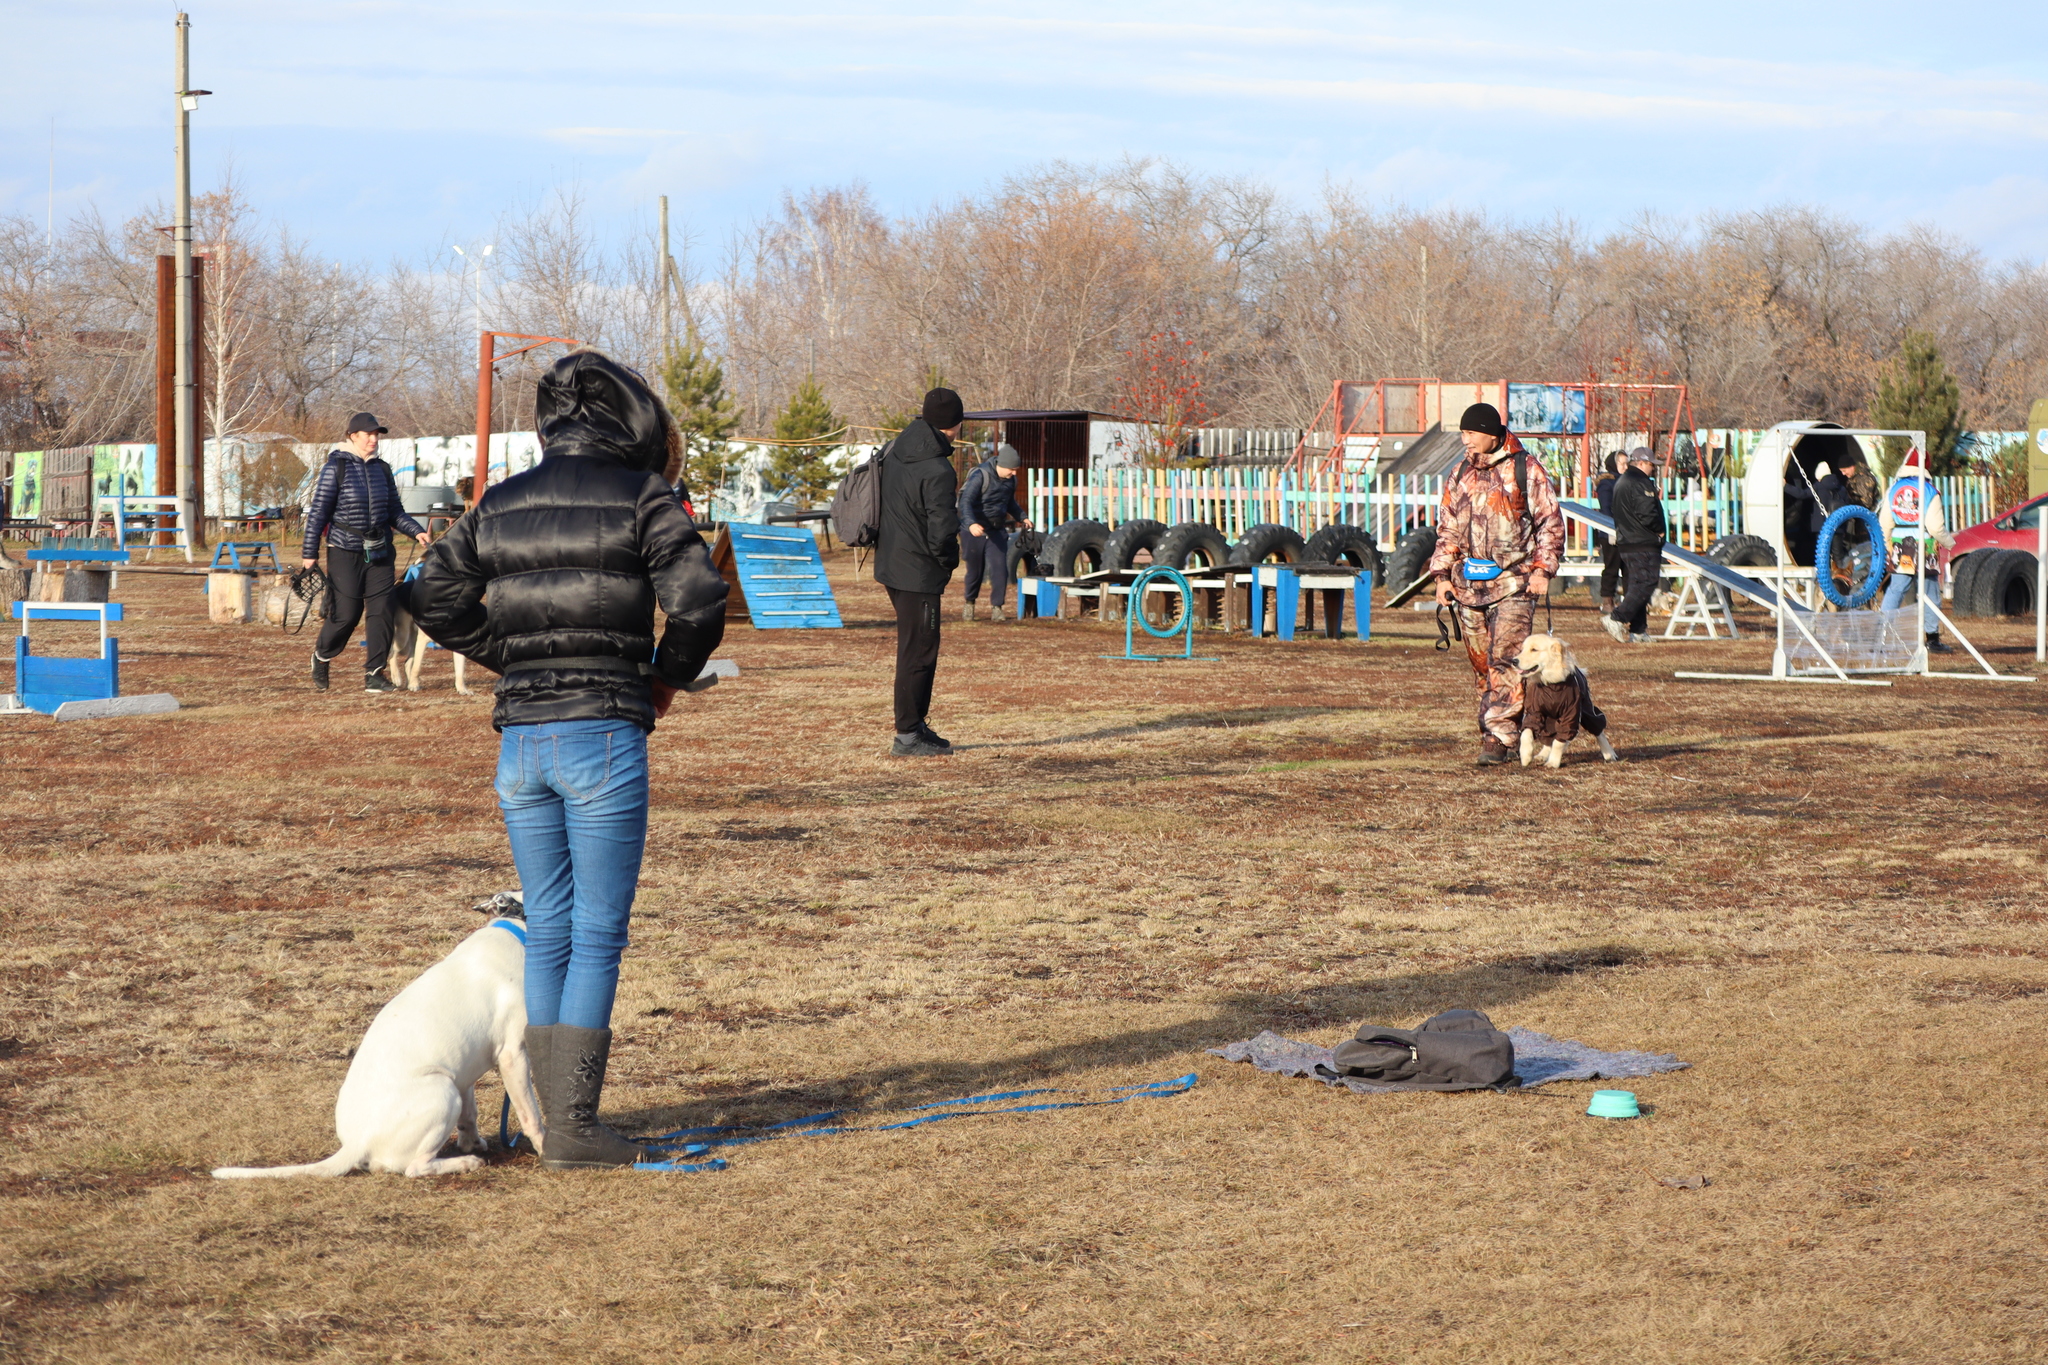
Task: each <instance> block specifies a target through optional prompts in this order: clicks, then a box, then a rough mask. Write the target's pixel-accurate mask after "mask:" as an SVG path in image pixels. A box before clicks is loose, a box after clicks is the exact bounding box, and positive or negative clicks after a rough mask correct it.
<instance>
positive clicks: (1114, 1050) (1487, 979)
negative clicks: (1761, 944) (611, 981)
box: [607, 944, 1646, 1133]
mask: <svg viewBox="0 0 2048 1365" xmlns="http://www.w3.org/2000/svg"><path fill="white" fill-rule="evenodd" d="M1645 960H1646V955H1645V954H1644V953H1642V952H1641V951H1640V950H1638V949H1634V948H1629V947H1625V946H1621V945H1618V944H1609V945H1604V946H1601V947H1597V948H1584V949H1576V950H1573V951H1570V952H1562V953H1531V954H1519V955H1516V956H1513V957H1504V958H1496V959H1494V960H1492V961H1490V962H1474V963H1465V964H1461V965H1459V966H1456V967H1451V968H1448V969H1446V970H1444V971H1422V972H1408V973H1403V974H1401V975H1397V976H1386V977H1375V978H1367V979H1362V980H1358V981H1351V982H1343V983H1338V984H1333V985H1327V986H1313V987H1310V988H1308V989H1306V990H1302V991H1297V992H1284V993H1273V994H1257V993H1250V992H1240V993H1236V994H1232V995H1228V996H1225V997H1223V998H1222V999H1221V1000H1219V1001H1218V1002H1217V1003H1216V1007H1215V1009H1214V1011H1213V1012H1212V1013H1211V1014H1210V1015H1209V1016H1208V1017H1207V1018H1203V1019H1193V1020H1189V1021H1187V1022H1185V1023H1179V1024H1170V1025H1167V1026H1164V1027H1161V1028H1153V1029H1137V1030H1133V1031H1131V1032H1128V1033H1118V1034H1113V1035H1111V1036H1109V1037H1106V1038H1091V1039H1087V1040H1085V1041H1081V1042H1073V1043H1060V1044H1055V1045H1053V1046H1050V1047H1045V1048H1038V1049H1034V1050H1031V1051H1026V1052H1019V1053H1015V1054H1013V1055H1010V1056H1006V1057H998V1058H990V1059H988V1060H985V1061H969V1060H960V1061H951V1060H927V1061H922V1062H906V1063H903V1064H901V1065H891V1066H883V1067H876V1068H871V1069H869V1070H865V1071H855V1072H852V1073H849V1074H847V1075H844V1076H840V1077H837V1078H835V1079H831V1080H820V1081H816V1082H811V1083H807V1084H801V1085H760V1086H754V1087H744V1086H743V1087H736V1088H735V1089H733V1090H732V1091H731V1092H729V1093H725V1094H719V1095H709V1096H706V1097H704V1098H703V1099H700V1100H693V1101H691V1102H689V1103H687V1104H680V1105H663V1106H660V1107H657V1108H650V1109H642V1110H634V1111H629V1112H625V1113H615V1114H610V1115H607V1121H608V1122H611V1123H612V1124H613V1125H614V1126H616V1127H618V1128H619V1129H621V1130H622V1131H629V1132H636V1133H650V1132H659V1131H671V1130H674V1129H678V1128H694V1127H700V1126H704V1125H708V1124H714V1123H738V1124H765V1123H773V1122H777V1121H779V1120H782V1119H789V1118H795V1117H798V1116H800V1115H806V1114H812V1113H817V1112H819V1111H821V1110H826V1109H839V1110H845V1111H851V1112H861V1111H866V1112H876V1113H879V1112H882V1111H887V1110H897V1109H903V1108H907V1107H909V1106H912V1105H917V1104H924V1103H928V1102H932V1101H939V1100H948V1099H952V1098H955V1097H957V1096H965V1095H972V1094H981V1093H986V1092H989V1091H997V1090H1020V1089H1031V1088H1040V1087H1058V1086H1064V1085H1069V1084H1071V1083H1072V1081H1071V1078H1072V1076H1073V1074H1074V1073H1077V1072H1088V1071H1097V1070H1101V1069H1103V1068H1115V1069H1117V1070H1119V1071H1121V1072H1123V1073H1125V1074H1123V1075H1121V1076H1120V1077H1117V1078H1116V1079H1115V1080H1114V1081H1113V1083H1114V1084H1119V1085H1121V1084H1143V1083H1146V1082H1150V1081H1159V1080H1165V1079H1167V1078H1168V1077H1170V1076H1171V1075H1174V1074H1179V1073H1184V1072H1187V1071H1189V1070H1192V1069H1193V1068H1194V1067H1195V1066H1196V1065H1197V1064H1199V1063H1200V1062H1201V1061H1202V1060H1204V1058H1203V1050H1204V1049H1206V1048H1211V1047H1220V1046H1221V1045H1223V1044H1224V1043H1231V1042H1236V1041H1238V1040H1240V1039H1244V1038H1249V1037H1251V1036H1252V1035H1253V1034H1255V1033H1258V1032H1259V1031H1260V1030H1261V1029H1268V1028H1270V1029H1272V1030H1274V1031H1275V1032H1277V1033H1285V1034H1289V1035H1290V1036H1295V1037H1301V1036H1303V1035H1323V1036H1322V1037H1320V1038H1318V1039H1317V1041H1334V1038H1330V1037H1328V1036H1327V1035H1330V1034H1331V1033H1333V1032H1335V1031H1341V1032H1343V1033H1349V1032H1351V1031H1352V1030H1354V1029H1356V1028H1357V1027H1358V1025H1360V1024H1362V1023H1368V1022H1370V1023H1382V1024H1392V1025H1396V1026H1399V1027H1408V1028H1412V1027H1413V1026H1414V1025H1415V1024H1416V1023H1417V1022H1418V1021H1420V1020H1421V1019H1423V1018H1425V1017H1427V1016H1429V1015H1431V1014H1435V1013H1437V1012H1439V1011H1441V1010H1447V1009H1456V1008H1467V1009H1481V1010H1486V1011H1488V1012H1489V1013H1491V1012H1494V1011H1498V1010H1502V1009H1505V1008H1509V1007H1512V1006H1514V1005H1517V1004H1519V1003H1521V1002H1522V1001H1525V1000H1530V999H1533V998H1535V997H1536V996H1539V995H1542V994H1544V993H1545V992H1547V991H1549V990H1551V989H1553V988H1554V987H1556V986H1557V985H1558V984H1559V983H1560V982H1561V981H1562V980H1564V979H1565V978H1566V977H1569V976H1577V975H1583V974H1586V973H1592V972H1602V971H1607V970H1611V969H1613V968H1616V967H1625V966H1630V965H1633V964H1636V963H1640V962H1643V961H1645ZM1494 1022H1495V1023H1496V1024H1498V1025H1499V1026H1500V1027H1502V1028H1507V1027H1509V1026H1510V1025H1512V1024H1513V1023H1514V1022H1515V1021H1514V1019H1513V1018H1511V1017H1503V1016H1500V1015H1498V1014H1496V1016H1495V1018H1494ZM641 1079H645V1078H641Z"/></svg>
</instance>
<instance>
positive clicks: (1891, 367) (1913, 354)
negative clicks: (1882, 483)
mask: <svg viewBox="0 0 2048 1365" xmlns="http://www.w3.org/2000/svg"><path fill="white" fill-rule="evenodd" d="M1870 423H1871V425H1872V426H1878V427H1894V428H1904V429H1906V430H1908V431H1921V430H1924V431H1925V432H1926V433H1927V449H1926V450H1925V451H1923V452H1922V453H1923V454H1924V455H1926V456H1927V472H1928V473H1930V474H1935V475H1947V474H1955V473H1959V472H1961V466H1962V461H1961V460H1959V459H1958V458H1957V457H1956V439H1957V438H1958V437H1960V436H1961V435H1962V434H1963V396H1962V389H1961V387H1960V386H1958V385H1957V383H1956V377H1955V376H1954V375H1953V374H1951V373H1949V368H1948V366H1947V365H1945V364H1943V363H1942V360H1941V352H1940V350H1938V349H1937V348H1936V347H1935V344H1934V337H1933V336H1932V335H1930V334H1929V333H1927V332H1912V331H1909V332H1907V333H1906V335H1905V338H1904V340H1902V341H1901V342H1900V343H1899V353H1898V354H1897V355H1895V356H1893V357H1892V359H1891V363H1890V364H1888V365H1886V366H1885V367H1884V368H1883V369H1882V370H1880V371H1879V372H1878V376H1877V398H1876V400H1875V401H1873V402H1872V403H1871V405H1870ZM1884 444H1885V461H1886V463H1887V465H1889V466H1890V467H1889V468H1888V469H1887V470H1886V471H1885V473H1886V476H1887V477H1889V476H1890V474H1891V472H1892V470H1895V469H1897V468H1898V465H1899V461H1900V460H1901V459H1903V458H1904V457H1905V454H1906V441H1905V439H1904V438H1903V437H1896V436H1888V437H1886V438H1885V443H1884Z"/></svg>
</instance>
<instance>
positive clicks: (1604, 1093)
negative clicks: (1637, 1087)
mask: <svg viewBox="0 0 2048 1365" xmlns="http://www.w3.org/2000/svg"><path fill="white" fill-rule="evenodd" d="M1586 1113H1587V1115H1588V1116H1590V1117H1592V1118H1596V1119H1634V1118H1641V1117H1642V1115H1643V1111H1642V1110H1641V1109H1640V1108H1638V1107H1637V1105H1636V1092H1635V1091H1633V1090H1595V1091H1594V1092H1593V1102H1592V1103H1591V1104H1589V1105H1587V1106H1586Z"/></svg>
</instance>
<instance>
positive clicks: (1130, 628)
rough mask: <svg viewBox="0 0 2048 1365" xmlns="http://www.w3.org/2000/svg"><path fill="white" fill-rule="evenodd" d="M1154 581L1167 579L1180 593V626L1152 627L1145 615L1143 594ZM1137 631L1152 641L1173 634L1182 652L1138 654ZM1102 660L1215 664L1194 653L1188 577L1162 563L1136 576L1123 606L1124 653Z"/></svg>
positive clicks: (1212, 659)
mask: <svg viewBox="0 0 2048 1365" xmlns="http://www.w3.org/2000/svg"><path fill="white" fill-rule="evenodd" d="M1154 579H1170V580H1172V583H1173V586H1174V587H1176V588H1178V589H1179V590H1180V624H1178V625H1172V626H1155V625H1153V624H1152V618H1151V617H1149V616H1147V615H1146V614H1145V605H1144V603H1145V593H1146V591H1147V590H1148V589H1149V588H1150V587H1151V585H1152V581H1153V580H1154ZM1140 628H1142V629H1143V630H1144V632H1145V633H1146V634H1147V635H1149V636H1151V637H1152V638H1153V639H1155V640H1171V639H1172V638H1173V637H1174V636H1176V635H1178V636H1180V637H1181V652H1180V653H1178V654H1140V653H1138V650H1137V644H1138V637H1137V634H1136V632H1137V631H1138V630H1139V629H1140ZM1102 657H1103V658H1105V659H1115V660H1117V661H1118V662H1119V663H1127V664H1163V663H1179V662H1182V661H1193V662H1198V663H1214V662H1216V657H1217V656H1215V655H1213V654H1208V655H1199V654H1196V653H1195V590H1194V589H1193V588H1190V587H1189V586H1188V580H1187V576H1186V575H1185V574H1183V573H1182V572H1181V571H1180V570H1179V569H1169V568H1167V567H1166V566H1165V565H1164V564H1155V565H1153V566H1152V567H1151V568H1149V569H1147V570H1145V572H1143V573H1141V574H1139V575H1138V578H1137V581H1136V582H1134V583H1132V584H1131V596H1130V600H1129V602H1128V604H1127V605H1126V606H1125V607H1124V652H1123V653H1121V654H1105V655H1103V656H1102Z"/></svg>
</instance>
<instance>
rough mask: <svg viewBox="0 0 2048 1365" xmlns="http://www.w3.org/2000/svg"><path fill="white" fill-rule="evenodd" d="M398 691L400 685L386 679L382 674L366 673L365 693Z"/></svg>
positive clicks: (364, 680) (364, 679)
mask: <svg viewBox="0 0 2048 1365" xmlns="http://www.w3.org/2000/svg"><path fill="white" fill-rule="evenodd" d="M397 690H398V684H397V683H395V682H393V681H391V679H389V678H387V677H385V676H384V675H383V673H381V672H377V673H365V674H364V675H363V691H365V692H396V691H397Z"/></svg>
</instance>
